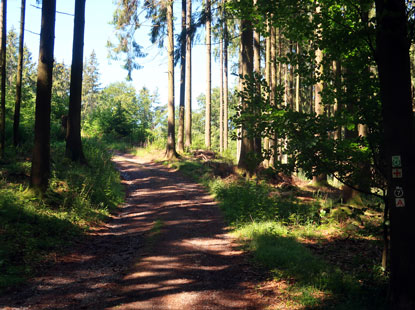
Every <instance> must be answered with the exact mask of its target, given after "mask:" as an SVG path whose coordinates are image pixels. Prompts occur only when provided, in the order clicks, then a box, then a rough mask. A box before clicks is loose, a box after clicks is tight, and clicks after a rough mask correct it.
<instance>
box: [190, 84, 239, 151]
mask: <svg viewBox="0 0 415 310" xmlns="http://www.w3.org/2000/svg"><path fill="white" fill-rule="evenodd" d="M196 100H197V104H198V109H193V111H192V148H193V149H204V148H205V140H204V139H205V136H204V134H205V117H206V97H205V94H200V95H199V96H198V97H197V99H196ZM228 100H229V115H233V114H234V113H236V112H235V107H236V106H237V101H238V98H237V94H236V90H233V91H230V92H229V99H228ZM219 108H220V93H219V87H214V88H213V89H212V94H211V130H212V147H211V148H212V149H213V150H216V151H219V128H220V126H219V117H220V110H219ZM228 130H229V135H232V133H233V132H234V131H235V128H234V124H233V123H232V122H230V121H229V122H228ZM228 144H229V146H228V147H229V149H230V151H231V152H232V153H233V154H236V143H235V142H233V141H229V143H228Z"/></svg>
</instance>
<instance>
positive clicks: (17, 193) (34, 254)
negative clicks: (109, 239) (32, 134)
mask: <svg viewBox="0 0 415 310" xmlns="http://www.w3.org/2000/svg"><path fill="white" fill-rule="evenodd" d="M83 149H84V153H85V156H86V157H87V161H88V165H87V166H86V165H80V164H77V163H73V162H71V161H70V160H68V159H66V158H65V156H64V152H65V144H64V143H63V142H60V143H57V142H55V143H53V144H52V150H51V155H52V159H53V160H52V165H51V168H52V177H51V179H50V188H49V189H48V191H47V192H46V194H45V195H44V197H43V198H40V197H38V196H36V195H35V193H33V191H32V190H31V189H30V188H29V175H30V160H29V158H28V156H27V155H25V154H21V153H13V152H12V151H11V150H9V154H8V157H7V158H8V161H7V162H5V163H3V164H2V166H1V170H0V292H4V291H5V290H6V289H7V288H10V287H13V286H15V285H17V284H19V283H21V282H23V281H25V279H26V278H27V277H28V276H31V275H33V273H34V272H35V271H36V269H37V268H38V267H39V266H41V264H43V263H44V262H45V261H46V260H47V259H48V257H52V256H53V255H54V253H57V252H61V251H62V250H64V248H65V247H66V246H68V245H69V244H70V243H71V242H72V241H73V240H74V239H75V238H77V237H79V236H80V235H82V234H83V233H84V232H85V231H86V230H88V228H89V227H90V226H91V225H94V224H97V223H99V222H100V221H102V220H104V219H105V218H107V217H108V215H109V214H110V212H111V210H113V209H114V208H115V207H116V206H117V205H118V204H119V203H121V202H122V199H123V191H122V187H121V184H120V179H119V175H118V173H117V172H116V171H115V169H114V168H113V166H112V164H111V162H110V155H109V154H108V153H107V152H106V151H105V148H104V146H103V145H101V144H100V143H98V142H97V141H95V140H85V141H84V144H83Z"/></svg>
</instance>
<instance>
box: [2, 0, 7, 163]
mask: <svg viewBox="0 0 415 310" xmlns="http://www.w3.org/2000/svg"><path fill="white" fill-rule="evenodd" d="M0 11H1V13H0V14H1V16H0V19H1V21H0V27H1V32H0V35H1V39H0V42H1V43H0V44H1V47H0V72H1V73H0V74H1V82H0V92H1V98H0V101H1V102H0V159H3V158H4V148H5V146H6V145H5V144H6V39H7V23H6V20H7V0H1V7H0Z"/></svg>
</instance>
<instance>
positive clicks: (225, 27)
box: [222, 0, 229, 150]
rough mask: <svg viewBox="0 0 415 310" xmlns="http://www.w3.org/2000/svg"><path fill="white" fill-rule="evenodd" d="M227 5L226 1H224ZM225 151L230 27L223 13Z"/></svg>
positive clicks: (226, 144)
mask: <svg viewBox="0 0 415 310" xmlns="http://www.w3.org/2000/svg"><path fill="white" fill-rule="evenodd" d="M222 1H223V4H225V1H226V0H222ZM223 14H224V18H223V70H224V71H223V149H224V150H227V149H228V99H229V94H228V44H229V41H228V25H227V21H226V16H225V10H224V11H223Z"/></svg>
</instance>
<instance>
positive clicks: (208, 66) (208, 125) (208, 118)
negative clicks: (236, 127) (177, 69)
mask: <svg viewBox="0 0 415 310" xmlns="http://www.w3.org/2000/svg"><path fill="white" fill-rule="evenodd" d="M210 5H211V3H210V0H206V117H205V146H206V148H208V149H210V148H211V147H212V142H211V136H212V133H211V131H212V128H211V109H212V103H211V97H210V96H211V88H212V74H211V66H212V61H211V58H212V57H211V54H212V53H211V49H212V46H211V9H210Z"/></svg>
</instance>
